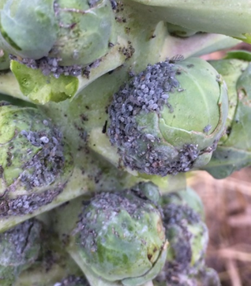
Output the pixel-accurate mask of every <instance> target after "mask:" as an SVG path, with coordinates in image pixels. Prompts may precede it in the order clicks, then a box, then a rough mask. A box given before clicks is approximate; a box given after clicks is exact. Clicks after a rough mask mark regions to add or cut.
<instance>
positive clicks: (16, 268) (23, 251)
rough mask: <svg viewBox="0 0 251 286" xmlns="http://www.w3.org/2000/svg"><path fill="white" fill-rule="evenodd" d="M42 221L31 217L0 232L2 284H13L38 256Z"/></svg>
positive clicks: (5, 285) (0, 281)
mask: <svg viewBox="0 0 251 286" xmlns="http://www.w3.org/2000/svg"><path fill="white" fill-rule="evenodd" d="M40 232H41V223H39V222H38V221H37V220H34V219H30V220H27V221H25V222H23V223H21V224H19V225H18V226H16V227H14V228H12V229H10V230H8V231H6V232H4V233H1V234H0V284H1V286H10V285H13V282H14V281H15V280H16V278H17V277H18V275H19V274H20V273H21V272H22V271H23V270H25V269H26V268H28V267H29V266H31V265H32V264H33V263H34V262H35V260H36V259H37V258H38V254H39V251H40V245H41V238H40Z"/></svg>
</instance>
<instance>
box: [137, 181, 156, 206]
mask: <svg viewBox="0 0 251 286" xmlns="http://www.w3.org/2000/svg"><path fill="white" fill-rule="evenodd" d="M132 190H133V191H134V192H137V195H138V196H140V197H141V198H147V199H148V200H150V201H152V203H154V204H155V205H156V206H158V204H159V203H160V192H159V188H158V187H157V186H156V185H155V184H153V183H152V182H140V183H138V184H137V185H135V186H134V187H133V188H132Z"/></svg>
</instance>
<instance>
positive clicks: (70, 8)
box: [0, 0, 114, 77]
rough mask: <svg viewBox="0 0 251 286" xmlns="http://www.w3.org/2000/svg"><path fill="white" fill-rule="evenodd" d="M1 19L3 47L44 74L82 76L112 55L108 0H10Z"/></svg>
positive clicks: (111, 14) (2, 12)
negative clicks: (88, 66) (89, 66)
mask: <svg viewBox="0 0 251 286" xmlns="http://www.w3.org/2000/svg"><path fill="white" fill-rule="evenodd" d="M0 16H1V18H0V20H1V23H0V31H1V38H0V46H1V47H2V48H4V49H6V50H7V51H8V52H9V53H11V54H12V59H14V60H17V61H19V62H21V63H23V64H26V65H27V66H29V67H31V68H40V69H41V70H42V71H43V73H44V74H45V75H48V74H49V73H53V74H55V75H56V76H57V77H58V76H59V75H60V74H65V75H75V76H76V75H79V74H81V71H82V69H81V67H82V66H83V65H88V64H91V63H93V62H94V61H96V60H98V59H99V58H101V57H102V56H104V55H105V54H106V53H107V52H108V50H109V42H110V40H111V37H112V27H113V22H114V15H113V10H112V7H111V3H110V1H109V0H99V1H98V0H90V1H88V0H85V1H79V0H71V1H69V0H57V1H53V0H46V1H41V0H36V1H32V2H31V3H30V2H27V1H25V0H6V1H5V3H4V5H3V7H2V10H1V14H0ZM64 66H65V68H64Z"/></svg>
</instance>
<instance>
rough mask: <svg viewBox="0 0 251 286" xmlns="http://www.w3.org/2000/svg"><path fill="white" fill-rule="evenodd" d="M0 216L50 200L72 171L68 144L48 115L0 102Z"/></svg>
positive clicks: (13, 213) (20, 213)
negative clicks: (0, 103)
mask: <svg viewBox="0 0 251 286" xmlns="http://www.w3.org/2000/svg"><path fill="white" fill-rule="evenodd" d="M0 130H1V132H0V144H1V154H0V195H1V197H0V217H1V216H9V215H23V214H30V213H32V212H33V211H34V210H36V209H37V208H39V207H41V206H43V205H46V204H48V203H50V202H51V201H52V200H53V199H55V198H56V197H57V195H58V194H59V193H60V192H61V191H62V190H63V188H64V186H65V184H66V182H67V181H68V179H69V177H70V176H71V173H72V169H73V167H72V165H71V162H72V158H71V154H70V151H69V147H68V145H67V144H65V142H64V141H63V139H62V135H61V133H60V132H59V130H58V129H57V128H55V127H54V126H53V124H52V122H51V120H50V119H48V118H46V117H44V116H42V115H41V113H40V112H39V111H38V110H37V109H35V108H32V107H18V106H14V105H8V104H7V105H6V103H3V102H2V105H1V106H0Z"/></svg>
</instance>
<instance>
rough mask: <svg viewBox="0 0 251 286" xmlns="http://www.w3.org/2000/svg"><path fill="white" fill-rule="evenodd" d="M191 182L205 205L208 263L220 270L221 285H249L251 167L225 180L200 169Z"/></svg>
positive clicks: (250, 265) (250, 279)
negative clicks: (207, 230)
mask: <svg viewBox="0 0 251 286" xmlns="http://www.w3.org/2000/svg"><path fill="white" fill-rule="evenodd" d="M189 182H190V183H189V184H190V185H191V186H192V187H193V188H194V189H195V190H196V191H197V192H198V194H199V195H200V197H201V198H202V201H203V203H204V206H205V211H206V222H207V226H208V228H209V234H210V243H209V246H208V251H207V264H208V265H209V266H210V267H212V268H214V269H216V270H217V271H218V273H219V275H220V279H221V281H222V286H250V285H251V168H250V167H249V168H246V169H243V170H241V171H239V172H235V173H234V174H233V175H232V176H230V177H228V178H226V179H223V180H215V179H214V178H212V177H211V175H209V174H208V173H207V172H204V171H200V172H196V173H195V176H194V177H192V178H191V179H190V180H189Z"/></svg>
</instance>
